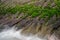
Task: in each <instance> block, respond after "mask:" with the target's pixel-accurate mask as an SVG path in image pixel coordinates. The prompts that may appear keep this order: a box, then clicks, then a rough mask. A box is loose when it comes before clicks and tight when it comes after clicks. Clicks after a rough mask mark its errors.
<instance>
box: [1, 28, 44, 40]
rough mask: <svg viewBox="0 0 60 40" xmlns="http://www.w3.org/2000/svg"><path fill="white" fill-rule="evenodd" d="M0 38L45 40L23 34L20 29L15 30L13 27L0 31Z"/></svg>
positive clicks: (7, 39) (4, 39)
mask: <svg viewBox="0 0 60 40" xmlns="http://www.w3.org/2000/svg"><path fill="white" fill-rule="evenodd" d="M0 40H45V39H40V38H38V37H37V36H24V35H22V34H21V30H18V31H16V30H15V28H10V29H4V30H3V31H2V32H0Z"/></svg>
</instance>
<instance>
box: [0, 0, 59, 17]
mask: <svg viewBox="0 0 60 40" xmlns="http://www.w3.org/2000/svg"><path fill="white" fill-rule="evenodd" d="M55 3H56V6H57V7H54V8H53V7H49V6H47V7H45V8H43V7H41V6H35V5H31V4H30V5H28V4H25V5H22V6H21V5H16V6H15V7H9V8H5V7H4V6H3V7H2V6H1V5H0V15H6V14H10V13H11V14H16V13H17V12H19V14H20V13H24V14H25V15H26V14H27V15H28V16H31V17H32V18H34V17H36V16H40V18H45V17H48V18H50V17H52V16H53V15H57V16H58V15H60V0H55Z"/></svg>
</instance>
